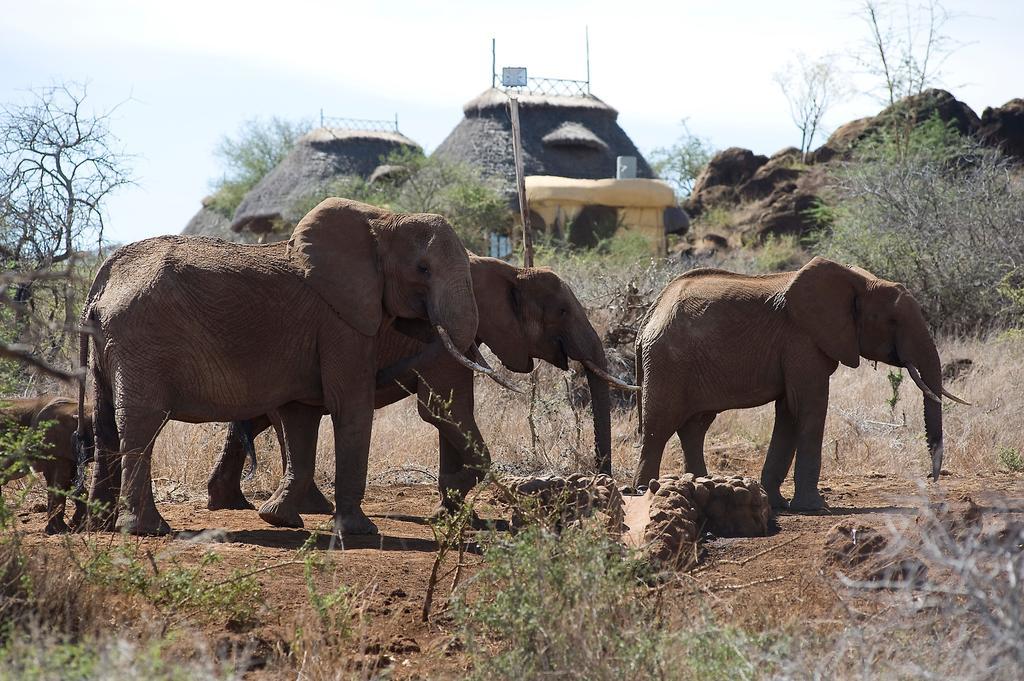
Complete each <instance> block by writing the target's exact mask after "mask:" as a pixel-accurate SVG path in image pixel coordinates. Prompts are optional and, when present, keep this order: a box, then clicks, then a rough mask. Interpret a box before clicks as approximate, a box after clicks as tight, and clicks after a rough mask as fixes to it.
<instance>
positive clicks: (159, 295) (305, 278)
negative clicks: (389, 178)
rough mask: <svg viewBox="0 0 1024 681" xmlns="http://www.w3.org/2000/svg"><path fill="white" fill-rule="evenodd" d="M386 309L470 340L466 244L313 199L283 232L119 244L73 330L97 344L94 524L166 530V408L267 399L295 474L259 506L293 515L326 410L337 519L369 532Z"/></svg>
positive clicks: (417, 218)
mask: <svg viewBox="0 0 1024 681" xmlns="http://www.w3.org/2000/svg"><path fill="white" fill-rule="evenodd" d="M397 318H401V319H409V320H420V321H421V322H425V323H427V324H428V325H429V326H430V327H431V328H435V329H439V330H440V331H441V333H442V334H443V335H444V336H445V337H446V338H447V339H448V340H449V341H450V342H449V343H447V346H448V348H449V349H451V350H452V351H454V352H456V354H458V352H459V351H458V350H456V348H459V349H463V350H467V349H469V348H470V347H472V345H473V341H474V339H475V337H476V333H477V306H476V300H475V299H474V298H473V281H472V278H471V276H470V270H469V259H468V257H467V255H466V250H465V248H464V247H463V246H462V244H461V242H460V241H459V239H458V237H457V236H456V234H455V232H454V230H453V229H452V228H451V226H450V225H449V224H448V222H447V221H446V220H445V219H444V218H443V217H441V216H439V215H429V214H401V213H392V212H389V211H386V210H382V209H379V208H375V207H373V206H369V205H366V204H362V203H358V202H354V201H348V200H345V199H326V200H325V201H323V202H322V203H320V204H319V205H318V206H317V207H316V208H314V209H313V210H312V211H310V212H309V213H308V214H307V215H306V216H305V217H304V218H303V219H302V220H301V221H300V222H299V224H298V225H297V226H296V227H295V230H294V231H293V233H292V236H291V239H290V240H289V241H287V242H284V243H278V244H270V245H245V244H234V243H228V242H224V241H220V240H218V239H209V238H204V237H158V238H154V239H147V240H144V241H140V242H137V243H133V244H129V245H127V246H124V247H122V248H121V249H119V250H118V251H117V252H115V253H114V254H113V255H112V256H111V257H110V258H109V259H108V260H107V261H106V262H105V263H104V264H103V266H102V267H101V268H100V271H99V273H98V274H97V275H96V279H95V281H94V282H93V286H92V289H91V290H90V293H89V298H88V300H87V302H86V307H85V311H84V313H83V319H82V322H83V326H84V327H85V328H87V329H89V330H90V331H91V333H83V335H82V345H81V361H82V364H83V365H85V364H87V363H88V362H89V349H90V339H91V343H92V344H93V345H94V346H95V352H94V353H93V359H92V364H91V370H92V379H93V387H94V395H95V400H94V403H95V411H94V418H93V421H94V425H95V433H96V449H97V453H96V466H95V467H94V471H93V484H92V489H91V491H90V498H91V500H92V501H95V502H100V503H101V505H103V506H105V507H106V508H107V509H109V513H110V515H107V516H105V517H100V518H95V519H94V521H95V523H96V524H98V525H100V526H104V527H108V526H110V525H112V524H115V523H116V525H115V526H116V528H117V529H120V530H123V531H126V532H129V533H133V534H163V533H166V532H168V531H169V529H170V528H169V527H168V526H167V523H166V522H164V519H163V518H162V517H161V516H160V513H159V512H158V511H157V508H156V505H155V504H154V499H153V490H152V486H151V477H150V458H151V453H152V449H153V443H154V440H155V439H156V437H157V435H158V434H159V432H160V429H161V427H162V426H163V424H164V423H165V422H166V421H167V420H178V421H186V422H193V423H201V422H208V421H236V420H244V419H249V418H253V417H255V416H259V415H262V414H266V413H268V412H271V411H275V412H276V413H277V414H278V415H279V416H280V420H281V423H282V427H283V431H284V441H285V442H286V444H287V448H288V455H289V461H290V462H291V466H290V468H289V471H288V479H289V480H293V481H295V482H296V483H297V485H293V486H289V485H286V484H285V483H284V481H283V482H282V485H281V487H280V488H279V489H278V491H277V493H276V494H275V495H274V496H273V497H271V499H269V500H268V501H267V502H266V504H264V512H265V513H266V514H268V515H277V516H280V517H284V518H287V517H291V516H292V515H294V513H295V509H296V507H297V504H298V502H299V501H300V500H299V499H298V498H297V497H296V496H295V490H296V489H302V488H303V485H308V482H309V480H310V479H311V478H312V474H313V461H314V457H315V444H316V442H315V426H316V424H318V423H319V422H320V417H321V415H322V414H323V413H324V412H325V411H326V412H327V413H329V414H330V415H331V418H332V420H333V421H334V447H335V465H336V471H337V474H336V481H335V504H336V507H337V510H336V513H335V522H334V527H335V531H336V532H338V533H363V534H365V533H373V532H376V527H375V526H374V525H373V523H372V522H371V521H370V520H369V519H368V518H367V517H366V515H365V514H364V513H363V511H362V509H361V502H362V498H363V495H364V493H365V488H366V470H367V456H368V451H369V445H370V428H371V425H372V422H373V403H374V390H375V374H376V361H375V353H376V350H377V337H378V335H379V333H380V331H381V329H382V328H387V327H389V326H390V325H391V324H392V323H393V322H394V320H395V319H397ZM433 347H439V346H438V345H437V344H435V345H434V346H433ZM460 359H465V358H461V357H460ZM465 361H469V360H465ZM82 399H84V395H83V396H80V400H82ZM311 428H312V431H313V437H310V430H311ZM118 497H120V504H118V503H117V502H118Z"/></svg>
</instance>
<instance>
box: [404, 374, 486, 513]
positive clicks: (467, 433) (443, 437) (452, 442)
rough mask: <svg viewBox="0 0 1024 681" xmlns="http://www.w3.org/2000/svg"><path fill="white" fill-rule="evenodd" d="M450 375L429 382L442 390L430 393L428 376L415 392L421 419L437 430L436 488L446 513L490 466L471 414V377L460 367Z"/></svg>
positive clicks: (457, 505) (474, 419) (453, 507)
mask: <svg viewBox="0 0 1024 681" xmlns="http://www.w3.org/2000/svg"><path fill="white" fill-rule="evenodd" d="M451 372H454V373H453V374H452V373H450V375H447V376H446V377H445V378H446V380H443V381H442V380H438V379H435V380H433V382H432V383H433V385H435V386H440V385H444V386H445V388H443V389H442V388H438V389H436V392H435V391H432V390H431V388H430V385H429V384H430V383H431V381H430V378H431V377H430V376H424V380H422V381H420V385H419V391H418V399H419V414H420V418H422V419H423V420H424V421H426V422H427V423H429V424H431V425H433V426H434V427H435V428H437V433H438V454H439V461H438V476H437V487H438V492H439V494H440V498H441V506H442V507H443V508H444V509H447V510H455V509H457V508H458V507H459V505H460V504H461V503H462V500H464V499H465V498H466V496H467V495H468V494H469V492H470V490H471V489H473V487H474V486H475V485H476V484H477V483H478V482H480V480H482V479H483V477H484V476H485V475H486V474H487V471H488V470H489V469H490V466H491V454H490V452H489V451H488V449H487V444H486V443H485V442H484V438H483V435H482V434H481V433H480V428H479V427H478V426H477V423H476V418H475V417H474V415H473V402H474V400H473V375H472V373H471V372H469V371H467V370H465V369H463V368H462V367H454V368H451ZM448 396H451V399H450V400H448Z"/></svg>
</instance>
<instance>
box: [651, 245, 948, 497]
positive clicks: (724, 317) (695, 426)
mask: <svg viewBox="0 0 1024 681" xmlns="http://www.w3.org/2000/svg"><path fill="white" fill-rule="evenodd" d="M636 350H637V352H636V356H637V379H638V380H637V382H638V383H639V384H640V386H641V392H640V399H639V400H638V402H637V404H638V407H639V415H640V433H641V438H642V441H643V449H642V451H641V454H640V465H639V468H638V472H637V476H636V484H637V485H638V486H643V485H645V484H646V483H647V482H648V481H649V480H652V479H654V478H657V477H658V475H659V469H660V467H661V457H662V453H663V451H664V448H665V443H666V442H667V441H668V439H669V437H671V435H672V434H673V433H676V434H677V435H678V436H679V441H680V444H681V445H682V449H683V457H684V460H685V465H686V471H687V472H688V473H694V474H695V475H706V474H707V466H706V465H705V462H704V437H705V435H706V433H707V430H708V428H709V427H710V426H711V423H712V421H714V419H715V416H716V415H717V414H718V413H719V412H721V411H725V410H727V409H743V408H747V407H756V406H759V405H762V404H767V403H769V402H774V403H775V428H774V430H773V432H772V438H771V443H770V445H769V447H768V453H767V456H766V458H765V463H764V468H763V470H762V473H761V484H762V485H763V486H764V488H765V491H766V492H767V493H768V496H769V499H770V500H771V502H772V505H773V506H775V507H783V506H786V505H787V502H786V500H785V499H783V497H782V494H781V492H780V491H779V488H780V486H781V484H782V482H783V480H785V478H786V476H787V475H788V473H789V468H790V466H791V465H792V463H793V458H794V454H795V457H796V470H795V473H794V483H795V488H796V491H795V493H794V496H793V499H792V501H790V502H788V507H789V508H791V509H793V510H818V509H821V508H822V507H823V506H824V499H823V498H822V497H821V494H820V493H819V492H818V479H819V476H820V473H821V442H822V437H823V435H824V428H825V415H826V411H827V409H828V388H829V376H831V375H832V373H833V372H835V370H836V368H837V367H838V365H839V363H840V362H842V363H843V364H845V365H846V366H849V367H857V366H858V365H859V364H860V358H861V357H864V358H866V359H869V360H874V361H878V362H885V363H886V364H891V365H892V366H897V367H904V368H906V369H907V372H908V373H909V374H910V377H911V378H912V379H913V380H914V383H916V384H917V386H918V388H920V389H921V392H922V393H923V395H924V423H925V435H926V436H927V441H928V451H929V454H930V455H931V464H932V475H933V477H934V478H935V479H938V476H939V471H940V469H941V468H942V399H941V397H940V396H945V397H948V398H950V399H951V400H954V401H956V402H961V403H963V404H966V403H965V402H963V400H961V399H960V398H958V397H956V396H954V395H952V394H950V393H949V392H948V391H946V390H945V389H944V388H943V387H942V372H941V366H940V363H939V353H938V351H937V350H936V349H935V342H934V341H933V340H932V337H931V334H930V333H929V331H928V325H927V323H926V322H925V319H924V315H922V313H921V307H920V305H918V303H917V301H916V300H914V297H913V296H912V295H911V294H910V292H909V291H908V290H907V289H906V287H904V286H903V285H902V284H897V283H894V282H891V281H886V280H884V279H879V278H878V277H876V276H874V275H873V274H871V273H870V272H867V271H865V270H862V269H860V268H857V267H846V266H844V265H840V264H838V263H835V262H832V261H830V260H826V259H824V258H814V259H813V260H811V261H810V262H809V263H807V264H806V265H804V267H802V268H801V269H800V270H798V271H796V272H784V273H780V274H771V275H762V276H746V275H741V274H734V273H732V272H726V271H723V270H715V269H698V270H694V271H692V272H687V273H686V274H684V275H682V276H680V277H677V278H676V279H675V280H673V281H672V282H671V283H670V284H669V285H668V286H666V287H665V289H664V290H663V291H662V292H661V294H660V295H659V297H658V299H657V300H656V302H655V303H654V305H653V306H652V307H651V309H650V310H649V311H648V313H647V315H646V316H645V318H644V321H643V328H641V330H640V332H639V333H638V334H637V340H636Z"/></svg>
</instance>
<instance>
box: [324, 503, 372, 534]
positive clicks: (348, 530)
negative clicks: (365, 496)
mask: <svg viewBox="0 0 1024 681" xmlns="http://www.w3.org/2000/svg"><path fill="white" fill-rule="evenodd" d="M334 533H335V534H336V535H338V536H341V535H343V534H377V526H376V525H374V524H373V521H372V520H370V519H369V518H367V517H366V514H365V513H363V509H361V508H359V507H358V506H355V507H353V508H350V509H349V510H347V511H345V512H338V513H337V514H336V515H335V516H334Z"/></svg>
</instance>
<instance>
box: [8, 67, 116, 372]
mask: <svg viewBox="0 0 1024 681" xmlns="http://www.w3.org/2000/svg"><path fill="white" fill-rule="evenodd" d="M86 94H87V92H86V88H85V86H82V85H78V84H73V83H72V84H61V85H54V86H50V87H45V88H40V89H35V90H30V91H29V92H28V96H27V102H25V103H23V104H14V105H9V106H5V107H3V108H2V110H0V261H2V263H3V269H4V271H5V275H4V278H3V281H2V282H0V284H2V287H3V293H2V296H0V303H3V304H4V305H7V306H9V308H10V311H13V324H10V325H8V329H6V330H5V333H4V335H3V337H0V342H2V343H3V346H2V347H0V355H2V356H7V357H16V358H22V359H26V360H27V361H28V363H30V364H33V365H35V366H37V368H45V367H47V366H48V365H50V364H52V363H53V360H54V359H55V357H56V355H57V354H59V351H60V350H61V349H62V346H63V345H64V340H65V336H66V332H67V331H68V330H70V329H72V328H73V327H74V325H75V323H76V321H77V316H78V300H77V298H78V296H77V295H76V293H75V291H76V277H75V268H76V265H77V263H78V261H79V260H80V259H81V257H82V255H83V252H85V251H89V250H92V249H93V248H95V250H96V251H100V250H101V249H102V244H103V229H104V205H105V202H106V200H107V198H108V197H109V196H110V194H111V193H113V192H114V191H116V190H117V189H118V188H120V187H123V186H124V185H126V184H128V183H130V182H131V179H130V177H129V175H128V170H127V160H128V158H127V156H126V155H125V154H124V153H123V152H122V151H121V150H120V149H119V148H118V147H117V146H116V145H117V142H118V140H117V138H116V137H114V135H113V134H112V133H111V131H110V128H109V123H110V115H111V112H106V113H100V114H97V113H94V112H92V111H88V110H87V109H86V105H85V102H86ZM37 303H38V305H37ZM37 308H38V309H37ZM39 353H42V354H44V355H45V356H46V357H47V360H43V359H39V358H38V357H37V355H38V354H39ZM57 373H58V374H59V373H63V372H59V371H57Z"/></svg>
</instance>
